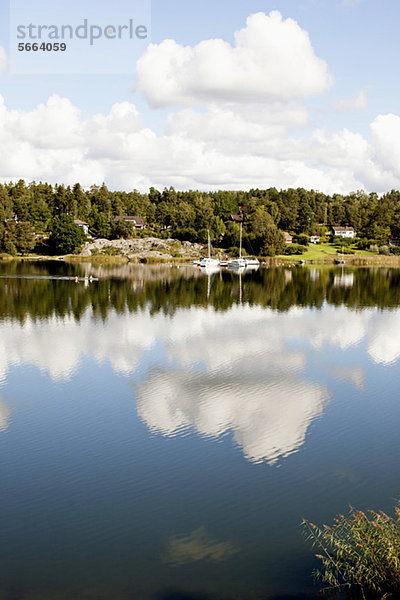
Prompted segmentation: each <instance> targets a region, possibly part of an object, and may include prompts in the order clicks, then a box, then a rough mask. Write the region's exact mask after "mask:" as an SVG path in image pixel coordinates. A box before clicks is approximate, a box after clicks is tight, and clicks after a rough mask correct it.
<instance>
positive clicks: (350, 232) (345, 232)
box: [332, 227, 355, 238]
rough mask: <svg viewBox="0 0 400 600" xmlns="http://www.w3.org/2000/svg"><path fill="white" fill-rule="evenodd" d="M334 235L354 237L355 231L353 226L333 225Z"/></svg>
mask: <svg viewBox="0 0 400 600" xmlns="http://www.w3.org/2000/svg"><path fill="white" fill-rule="evenodd" d="M332 235H333V237H342V238H354V236H355V232H354V229H353V227H332Z"/></svg>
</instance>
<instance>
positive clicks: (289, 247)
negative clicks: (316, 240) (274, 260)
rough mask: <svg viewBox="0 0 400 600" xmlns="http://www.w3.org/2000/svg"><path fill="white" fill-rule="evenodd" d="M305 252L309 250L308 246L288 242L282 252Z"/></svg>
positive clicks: (290, 253)
mask: <svg viewBox="0 0 400 600" xmlns="http://www.w3.org/2000/svg"><path fill="white" fill-rule="evenodd" d="M304 252H307V248H306V246H300V244H286V246H285V248H284V249H283V252H282V254H288V255H292V254H304Z"/></svg>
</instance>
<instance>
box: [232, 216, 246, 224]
mask: <svg viewBox="0 0 400 600" xmlns="http://www.w3.org/2000/svg"><path fill="white" fill-rule="evenodd" d="M231 220H232V221H233V222H234V223H243V214H241V215H231Z"/></svg>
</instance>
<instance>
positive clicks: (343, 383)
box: [0, 266, 400, 598]
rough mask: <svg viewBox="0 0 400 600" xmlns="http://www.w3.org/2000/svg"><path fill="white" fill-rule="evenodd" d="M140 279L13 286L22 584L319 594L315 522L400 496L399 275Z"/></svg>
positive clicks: (14, 567) (1, 401)
mask: <svg viewBox="0 0 400 600" xmlns="http://www.w3.org/2000/svg"><path fill="white" fill-rule="evenodd" d="M2 268H3V267H2ZM32 268H34V269H37V270H39V271H38V272H40V273H43V269H46V268H48V269H49V272H51V273H52V275H57V272H58V271H57V269H58V270H60V272H61V273H62V274H64V275H65V269H66V268H67V267H65V266H63V267H61V266H50V267H44V266H35V267H32ZM69 268H70V267H68V269H69ZM54 270H55V272H54ZM133 273H134V276H132V277H130V276H129V271H128V272H127V271H126V270H124V277H121V279H119V278H118V277H117V276H116V275H117V271H113V273H112V276H110V277H108V278H104V279H101V280H100V281H99V282H98V283H95V284H91V285H90V286H86V288H85V287H84V286H80V285H75V284H74V283H72V282H65V281H64V282H57V281H55V282H54V281H51V282H48V281H47V282H46V281H43V280H40V281H39V282H35V281H33V280H29V281H21V280H19V279H12V280H7V279H0V394H1V395H0V478H1V481H2V495H1V497H0V527H1V528H2V532H3V543H2V544H0V565H2V567H1V568H0V575H1V577H2V580H3V581H4V587H5V589H6V590H15V589H17V590H18V593H20V594H21V598H25V597H26V598H28V595H27V594H28V592H27V590H41V591H40V593H39V591H37V594H38V597H40V594H42V595H43V597H49V594H48V593H46V590H45V588H46V586H48V587H49V588H51V589H54V590H57V594H58V595H59V596H60V597H63V594H64V595H65V593H66V592H65V590H66V589H67V588H68V587H69V588H71V589H72V588H73V589H74V590H75V592H74V594H75V595H76V597H80V596H82V597H85V592H84V591H82V590H84V589H89V588H92V589H94V588H96V589H98V587H99V586H100V587H101V588H103V589H104V590H105V589H106V588H107V589H109V588H111V589H117V588H118V589H120V588H123V589H124V590H128V591H129V594H131V596H133V597H135V598H136V597H143V598H154V595H155V594H159V593H161V597H162V596H163V594H167V591H168V590H171V589H178V590H181V591H182V590H183V591H184V592H185V593H192V594H196V593H200V592H201V593H203V595H204V594H205V596H206V597H210V598H215V597H221V596H223V597H226V598H229V597H233V596H234V594H236V593H240V594H241V595H242V596H243V597H244V598H246V597H248V596H249V597H250V596H252V597H254V595H255V597H257V596H258V595H260V596H262V597H264V598H265V597H271V598H272V597H274V596H276V595H279V594H283V593H295V592H296V593H297V592H299V591H300V592H302V593H310V591H311V590H312V589H313V585H312V579H311V578H310V576H309V575H310V572H311V571H312V567H313V558H312V551H310V549H309V548H308V547H306V546H305V544H304V542H303V540H302V538H301V535H300V533H299V530H298V524H299V522H300V521H301V518H302V517H303V516H305V517H308V518H311V519H313V520H315V521H319V522H321V521H326V520H330V519H331V518H332V516H333V515H334V514H335V513H337V512H345V511H346V508H347V505H348V504H349V503H352V504H355V505H361V507H364V508H365V507H366V508H369V507H373V508H383V509H385V510H388V509H390V506H391V504H392V503H393V502H392V499H393V498H394V497H395V495H396V494H397V492H398V491H400V490H399V489H398V477H397V473H398V456H399V453H400V440H399V436H398V424H399V422H400V406H399V403H398V401H397V389H398V385H399V368H398V366H399V359H400V337H399V335H398V331H399V330H400V308H399V306H400V284H399V279H398V276H397V275H398V274H397V272H395V271H384V272H382V271H379V272H378V271H375V272H367V271H366V270H363V271H361V270H360V271H357V270H354V271H351V272H349V273H346V271H345V272H344V273H343V272H342V271H341V270H340V269H339V270H320V271H319V270H315V269H314V270H312V271H308V270H303V269H298V270H294V271H293V272H292V271H289V270H283V269H280V270H279V269H276V270H273V271H271V272H270V273H269V272H268V271H263V272H261V273H258V274H254V275H252V276H251V277H250V276H249V277H243V281H242V284H243V287H242V290H241V295H240V296H239V295H238V279H237V277H236V278H234V277H231V276H229V275H228V274H226V275H222V276H221V277H217V278H214V279H212V280H207V279H202V278H200V277H199V276H198V273H197V272H195V275H194V277H193V278H192V277H191V276H190V272H189V271H188V272H187V273H186V274H184V276H183V277H182V276H181V274H180V273H178V272H176V271H175V272H174V271H173V270H170V271H164V270H163V271H162V276H161V278H160V280H157V277H155V275H154V270H153V271H152V270H150V271H149V272H147V271H143V270H136V271H133ZM94 274H96V272H95V271H94ZM127 274H128V276H126V275H127ZM14 275H15V273H14ZM350 275H351V277H350ZM344 276H345V278H343V277H344ZM288 571H290V572H291V573H292V575H291V576H290V577H288V575H287V573H288ZM204 581H206V583H204ZM76 590H78V591H76ZM7 593H8V592H7ZM35 593H36V592H35ZM0 594H1V589H0ZM24 594H25V596H24ZM0 597H1V595H0ZM55 597H57V595H56V596H55ZM110 597H112V594H110ZM116 597H117V595H116Z"/></svg>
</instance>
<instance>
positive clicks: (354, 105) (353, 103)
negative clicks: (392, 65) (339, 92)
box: [336, 88, 368, 110]
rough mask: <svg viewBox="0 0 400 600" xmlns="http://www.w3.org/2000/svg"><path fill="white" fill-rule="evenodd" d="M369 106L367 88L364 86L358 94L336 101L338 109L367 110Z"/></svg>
mask: <svg viewBox="0 0 400 600" xmlns="http://www.w3.org/2000/svg"><path fill="white" fill-rule="evenodd" d="M367 106H368V95H367V88H363V89H362V90H360V92H359V93H358V94H357V96H354V97H350V98H343V99H342V100H339V102H337V103H336V109H337V110H365V109H366V108H367Z"/></svg>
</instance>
